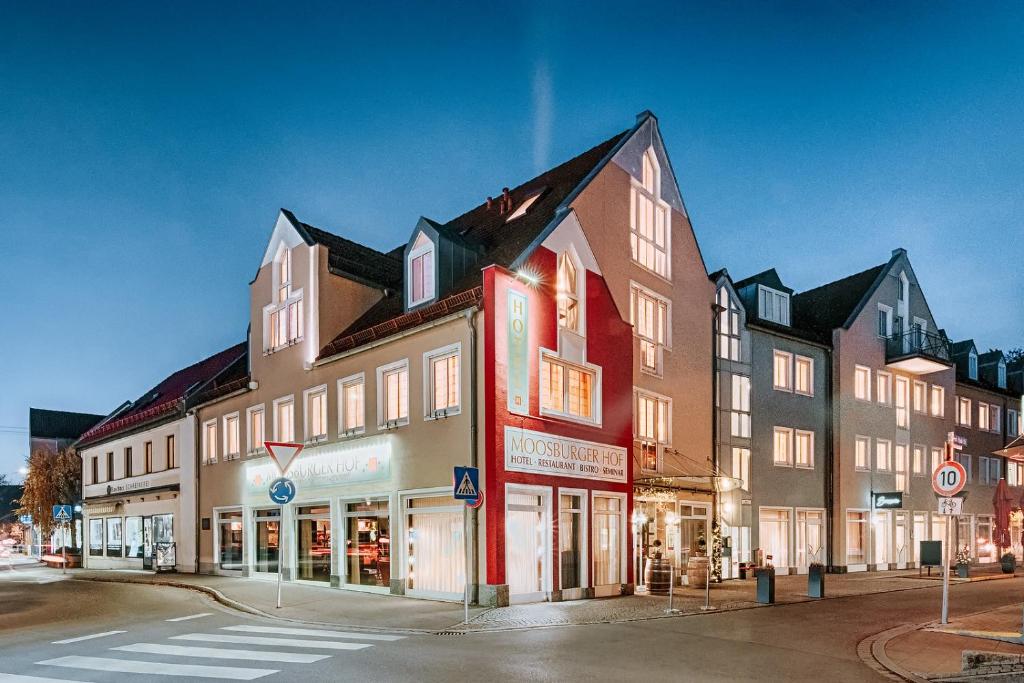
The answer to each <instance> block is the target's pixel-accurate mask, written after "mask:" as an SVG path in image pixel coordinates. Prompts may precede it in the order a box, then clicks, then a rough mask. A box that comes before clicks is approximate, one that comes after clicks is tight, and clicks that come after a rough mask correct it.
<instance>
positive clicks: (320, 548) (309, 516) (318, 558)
mask: <svg viewBox="0 0 1024 683" xmlns="http://www.w3.org/2000/svg"><path fill="white" fill-rule="evenodd" d="M295 520H296V521H295V526H296V532H295V536H296V538H297V539H298V543H297V546H298V565H297V567H296V576H295V578H297V579H299V580H302V581H323V582H329V581H330V580H331V508H330V506H328V505H327V504H321V505H308V506H305V507H300V508H298V511H297V514H296V515H295Z"/></svg>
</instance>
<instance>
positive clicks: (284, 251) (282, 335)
mask: <svg viewBox="0 0 1024 683" xmlns="http://www.w3.org/2000/svg"><path fill="white" fill-rule="evenodd" d="M273 292H274V294H273V301H272V302H271V304H270V306H268V307H267V308H266V309H264V310H266V311H267V317H266V319H265V324H266V328H267V334H266V335H265V337H264V338H265V339H266V346H267V349H268V350H269V351H273V350H275V349H278V348H281V347H284V346H288V345H290V344H294V343H295V342H297V341H298V340H299V339H301V338H302V331H303V317H302V289H301V288H299V289H296V288H295V287H294V286H293V274H292V250H291V249H289V248H288V247H287V246H286V245H281V247H280V249H278V253H277V257H276V258H275V259H274V289H273Z"/></svg>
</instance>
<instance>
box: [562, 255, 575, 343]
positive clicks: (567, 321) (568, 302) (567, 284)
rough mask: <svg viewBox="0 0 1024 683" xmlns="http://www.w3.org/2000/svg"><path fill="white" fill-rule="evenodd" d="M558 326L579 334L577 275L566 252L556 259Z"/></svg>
mask: <svg viewBox="0 0 1024 683" xmlns="http://www.w3.org/2000/svg"><path fill="white" fill-rule="evenodd" d="M558 326H559V327H564V328H565V329H567V330H569V331H571V332H576V333H579V331H580V296H579V273H578V272H577V270H576V265H575V264H574V263H573V262H572V258H571V257H570V256H569V253H568V252H562V254H561V255H560V256H559V257H558Z"/></svg>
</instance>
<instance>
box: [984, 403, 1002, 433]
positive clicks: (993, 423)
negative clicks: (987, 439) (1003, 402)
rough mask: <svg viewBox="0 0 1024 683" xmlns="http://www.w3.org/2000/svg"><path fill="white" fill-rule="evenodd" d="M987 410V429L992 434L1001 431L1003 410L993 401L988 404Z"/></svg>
mask: <svg viewBox="0 0 1024 683" xmlns="http://www.w3.org/2000/svg"><path fill="white" fill-rule="evenodd" d="M988 411H989V415H988V426H989V431H990V432H992V433H993V434H999V433H1001V432H1002V431H1003V411H1002V410H1001V409H1000V407H999V406H997V405H995V404H994V403H990V404H989V406H988Z"/></svg>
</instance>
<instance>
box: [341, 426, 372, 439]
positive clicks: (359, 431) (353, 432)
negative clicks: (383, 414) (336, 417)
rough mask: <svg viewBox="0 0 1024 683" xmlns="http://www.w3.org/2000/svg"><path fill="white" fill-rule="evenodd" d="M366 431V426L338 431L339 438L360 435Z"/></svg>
mask: <svg viewBox="0 0 1024 683" xmlns="http://www.w3.org/2000/svg"><path fill="white" fill-rule="evenodd" d="M365 433H366V427H353V428H352V429H346V430H345V431H343V432H338V438H339V439H351V438H353V437H356V436H362V435H363V434H365Z"/></svg>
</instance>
